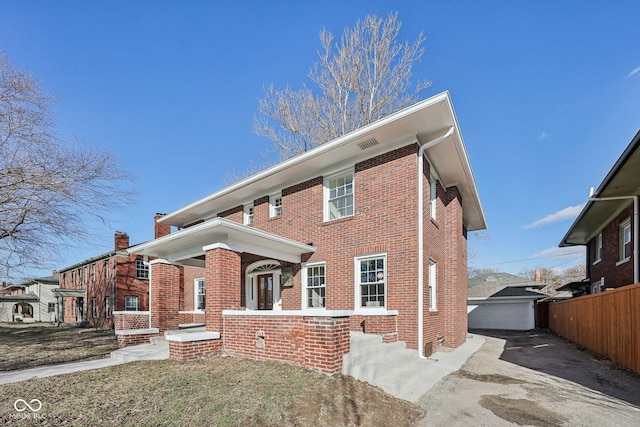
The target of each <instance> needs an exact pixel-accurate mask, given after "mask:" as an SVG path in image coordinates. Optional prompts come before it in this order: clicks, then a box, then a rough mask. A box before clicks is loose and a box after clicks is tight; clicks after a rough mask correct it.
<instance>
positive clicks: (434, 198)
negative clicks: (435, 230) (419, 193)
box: [429, 174, 438, 219]
mask: <svg viewBox="0 0 640 427" xmlns="http://www.w3.org/2000/svg"><path fill="white" fill-rule="evenodd" d="M437 207H438V181H436V179H435V177H434V176H433V174H431V175H429V216H430V217H431V219H436V214H437V211H438V209H437Z"/></svg>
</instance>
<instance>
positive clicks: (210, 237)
mask: <svg viewBox="0 0 640 427" xmlns="http://www.w3.org/2000/svg"><path fill="white" fill-rule="evenodd" d="M159 222H160V223H162V224H166V225H171V226H174V227H177V229H178V231H176V232H174V233H171V234H169V235H166V236H164V237H161V238H158V239H154V240H152V241H149V242H146V243H143V244H140V245H137V246H134V247H132V248H130V249H129V252H130V253H132V254H136V255H139V256H142V255H143V256H148V257H154V258H157V259H155V260H154V261H151V262H150V265H151V277H152V278H151V289H150V299H151V303H150V306H151V313H150V317H151V320H150V326H151V328H157V330H158V331H159V332H163V331H166V330H169V329H177V328H178V326H179V324H180V323H183V322H185V319H187V318H188V316H187V317H185V315H184V314H181V313H180V311H182V312H183V313H186V312H189V311H190V310H193V311H194V312H198V311H202V312H203V313H204V315H203V319H204V321H205V323H206V330H207V332H206V333H204V334H201V335H199V336H192V338H191V339H193V340H196V339H197V340H202V341H208V342H210V345H211V348H210V349H211V350H212V351H224V352H225V353H227V354H231V355H243V356H248V357H252V358H257V359H277V360H286V361H289V362H294V363H300V364H303V365H305V366H311V367H316V368H319V369H322V370H325V371H327V372H335V371H336V369H338V365H340V363H341V358H342V355H343V354H344V353H345V352H346V351H348V346H349V344H348V341H349V340H348V336H349V331H350V330H353V331H365V332H366V333H374V334H380V335H382V336H383V339H384V340H385V341H386V342H391V341H396V340H402V341H404V342H406V344H407V346H408V347H409V348H412V349H416V350H418V351H419V353H420V354H424V352H425V349H426V351H430V349H431V348H435V347H436V346H438V345H444V346H447V347H453V348H455V347H457V346H459V345H461V344H462V343H464V341H465V339H466V333H467V310H466V303H467V232H468V231H472V230H479V229H484V228H486V223H485V217H484V213H483V210H482V206H481V203H480V199H479V196H478V191H477V188H476V182H475V179H474V176H473V173H472V170H471V166H470V163H469V159H468V156H467V153H466V149H465V146H464V143H463V139H462V134H461V132H460V128H459V125H458V122H457V119H456V116H455V113H454V110H453V105H452V103H451V100H450V96H449V94H448V93H442V94H439V95H436V96H434V97H432V98H430V99H427V100H425V101H422V102H420V103H418V104H415V105H413V106H412V107H409V108H407V109H404V110H402V111H400V112H398V113H395V114H393V115H391V116H388V117H386V118H384V119H382V120H379V121H377V122H375V123H373V124H370V125H368V126H365V127H363V128H361V129H358V130H356V131H354V132H351V133H349V134H347V135H344V136H342V137H340V138H338V139H336V140H333V141H330V142H328V143H326V144H324V145H321V146H319V147H316V148H315V149H313V150H311V151H308V152H306V153H304V154H302V155H299V156H297V157H294V158H291V159H288V160H286V161H284V162H282V163H279V164H277V165H275V166H273V167H271V168H269V169H266V170H264V171H262V172H260V173H258V174H256V175H253V176H251V177H249V178H246V179H244V180H242V181H239V182H237V183H235V184H233V185H231V186H229V187H227V188H224V189H222V190H220V191H218V192H215V193H213V194H211V195H209V196H207V197H205V198H203V199H201V200H197V201H195V202H193V203H191V204H189V205H187V206H185V207H183V208H181V209H179V210H177V211H175V212H172V213H169V214H167V215H165V216H164V217H162V218H160V219H159ZM187 322H188V321H187ZM153 330H156V329H153ZM345 337H346V338H345ZM183 338H184V340H186V339H187V338H186V337H183ZM183 338H176V337H172V338H171V340H172V342H171V343H170V344H171V347H170V348H171V355H172V357H175V358H178V359H184V358H189V357H192V356H193V355H197V354H202V352H201V350H202V348H203V346H204V344H202V343H200V344H197V345H196V344H195V343H193V345H191V346H190V347H189V346H187V345H186V344H184V340H183ZM176 341H177V342H176ZM174 344H175V346H174ZM199 351H200V353H199ZM329 359H331V360H329ZM329 365H331V366H329Z"/></svg>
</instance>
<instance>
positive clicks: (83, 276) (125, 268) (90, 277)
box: [56, 216, 170, 328]
mask: <svg viewBox="0 0 640 427" xmlns="http://www.w3.org/2000/svg"><path fill="white" fill-rule="evenodd" d="M157 217H158V216H156V218H157ZM155 224H156V227H155V236H156V237H160V236H162V235H163V233H164V234H168V233H169V232H170V227H168V226H166V225H161V224H158V223H157V221H156V222H155ZM114 241H115V244H114V250H113V251H111V252H107V253H104V254H102V255H99V256H96V257H94V258H91V259H88V260H86V261H83V262H80V263H78V264H74V265H72V266H70V267H67V268H64V269H62V270H60V272H59V277H60V288H59V289H58V290H57V291H56V294H57V297H58V302H59V310H60V319H61V321H63V322H67V323H68V322H78V323H82V324H86V325H89V326H99V327H106V328H111V327H113V312H117V311H130V312H140V311H143V312H145V311H148V310H149V265H148V259H147V257H146V256H142V255H130V254H129V253H128V252H127V251H126V249H127V248H128V247H129V236H128V235H127V234H126V233H121V232H116V233H115V235H114Z"/></svg>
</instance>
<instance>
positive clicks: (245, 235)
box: [127, 218, 316, 266]
mask: <svg viewBox="0 0 640 427" xmlns="http://www.w3.org/2000/svg"><path fill="white" fill-rule="evenodd" d="M216 244H220V245H224V246H226V247H228V248H229V249H231V250H233V251H236V252H248V253H252V254H256V255H260V256H265V257H268V258H274V259H279V260H282V261H288V262H294V263H300V262H301V255H302V254H305V253H309V252H315V250H316V248H315V247H314V246H311V245H308V244H304V243H300V242H296V241H294V240H290V239H287V238H284V237H281V236H277V235H275V234H271V233H267V232H264V231H261V230H257V229H255V228H253V227H248V226H246V225H242V224H238V223H237V222H233V221H229V220H227V219H224V218H214V219H211V220H209V221H205V222H203V223H201V224H198V225H194V226H192V227H189V228H185V229H183V230H180V231H178V232H175V233H171V234H169V235H167V236H163V237H160V238H159V239H155V240H151V241H149V242H146V243H141V244H139V245H136V246H133V247H131V248H129V249H127V251H128V252H129V253H131V254H137V255H147V256H153V257H157V258H161V259H165V260H167V261H169V262H172V263H177V264H189V265H198V266H204V261H203V260H202V259H198V258H197V257H201V256H202V255H204V254H205V249H204V248H205V247H208V246H211V245H216Z"/></svg>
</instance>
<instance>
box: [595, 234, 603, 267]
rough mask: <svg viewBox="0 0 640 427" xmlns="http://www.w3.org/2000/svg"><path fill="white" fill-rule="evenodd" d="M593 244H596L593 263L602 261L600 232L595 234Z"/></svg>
mask: <svg viewBox="0 0 640 427" xmlns="http://www.w3.org/2000/svg"><path fill="white" fill-rule="evenodd" d="M595 244H596V251H595V259H594V260H593V263H594V264H595V263H598V262H600V261H602V233H600V234H598V235H597V236H596V242H595Z"/></svg>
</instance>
